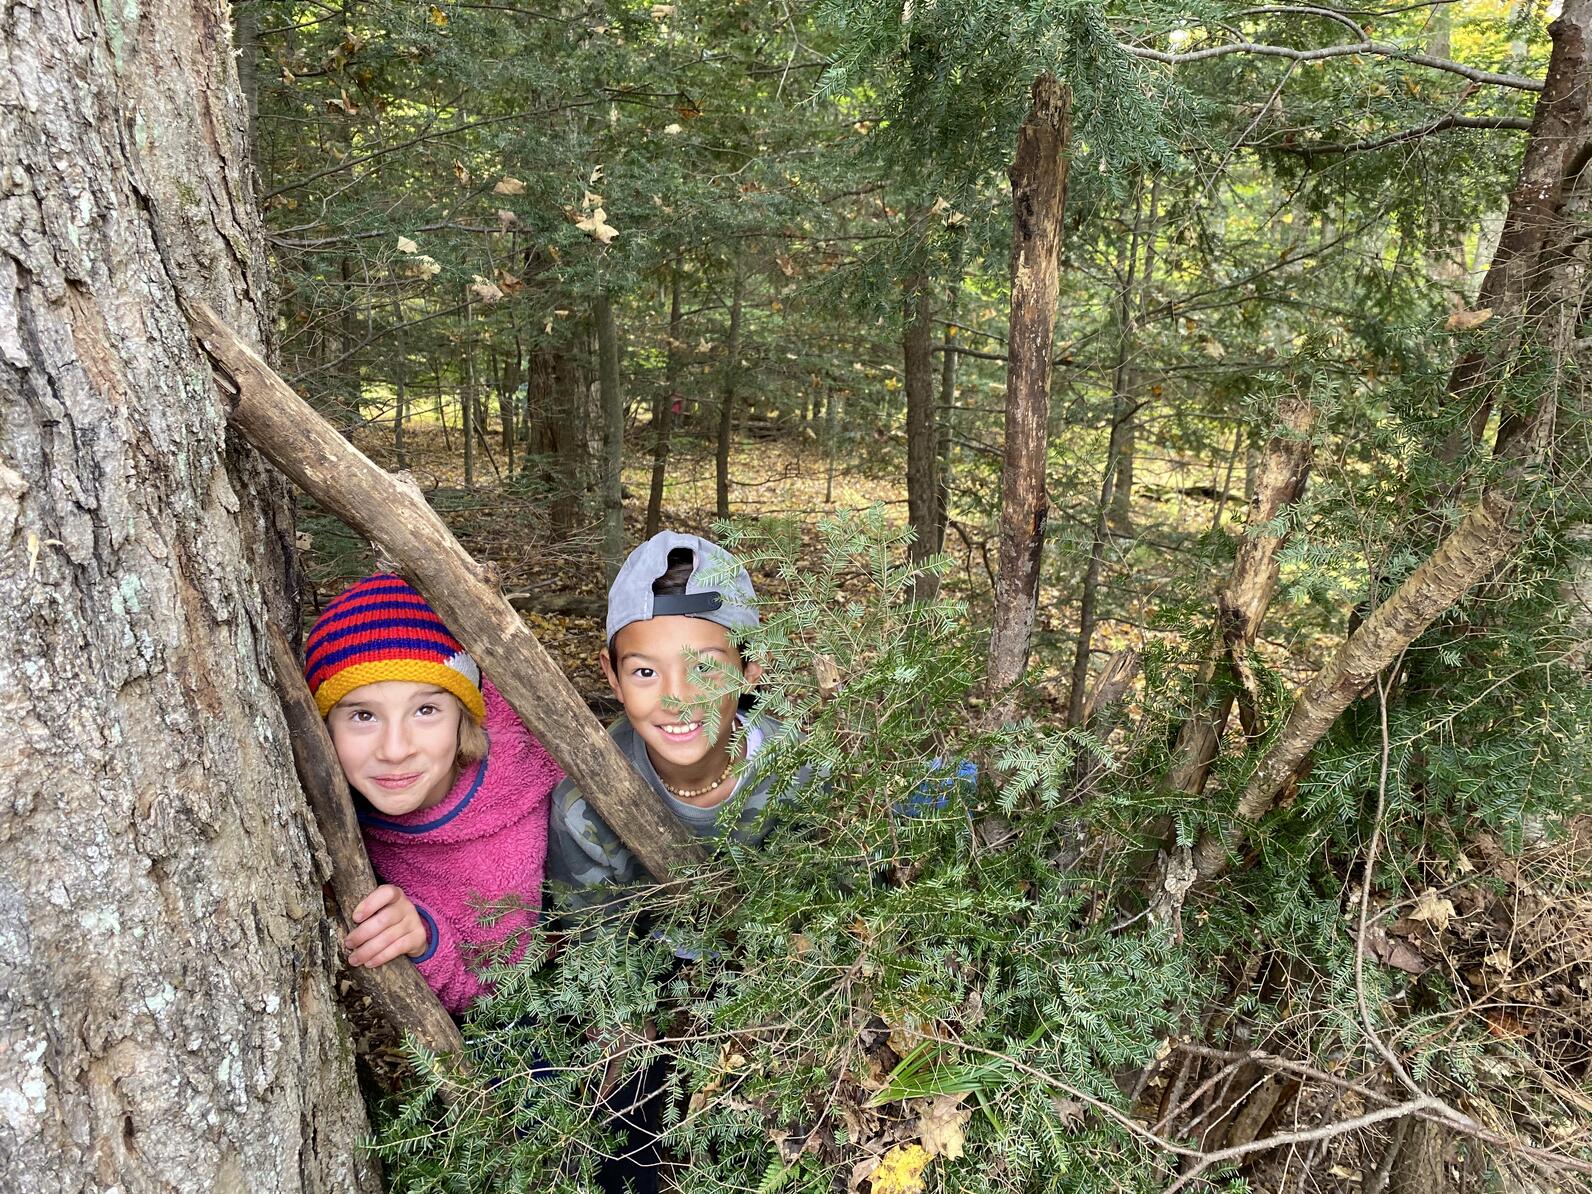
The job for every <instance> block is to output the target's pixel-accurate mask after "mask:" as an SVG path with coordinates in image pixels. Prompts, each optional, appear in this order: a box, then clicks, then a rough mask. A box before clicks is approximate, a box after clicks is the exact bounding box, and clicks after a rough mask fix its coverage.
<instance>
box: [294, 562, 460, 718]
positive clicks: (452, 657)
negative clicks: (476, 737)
mask: <svg viewBox="0 0 1592 1194" xmlns="http://www.w3.org/2000/svg"><path fill="white" fill-rule="evenodd" d="M304 680H305V683H307V684H308V685H309V689H310V692H312V693H313V694H314V695H315V707H316V708H317V709H319V710H320V713H321V716H322V717H325V716H326V715H327V714H328V713H330V712H331V711H332V706H333V705H335V704H337V702H338V701H340V700H342V699H343V698H344V697H346V696H347V695H348V694H349V693H351V692H353V691H354V689H356V688H362V687H364V686H365V685H366V684H379V683H381V682H382V681H383V680H413V681H415V682H417V683H420V684H435V685H436V686H437V687H438V688H440V689H442V690H443V691H445V692H451V693H452V694H453V695H454V696H456V697H458V698H459V703H460V704H462V705H463V706H464V707H465V708H466V709H468V710H469V711H470V714H471V716H473V717H474V718H475V720H476V722H477V723H479V722H480V721H481V720H482V718H484V717H485V716H486V703H485V701H484V700H483V699H482V697H481V669H480V668H478V667H477V666H476V663H475V660H474V659H471V658H470V656H469V653H468V652H466V651H465V649H464V646H463V644H461V643H460V642H459V640H458V639H456V638H454V637H453V634H452V633H451V632H450V631H449V630H448V628H447V626H446V625H444V624H443V621H442V619H441V618H439V617H438V616H437V611H436V610H434V609H432V608H431V605H430V603H429V602H427V601H426V599H425V598H424V597H422V596H421V595H420V594H419V592H417V591H416V590H415V588H414V586H412V585H411V584H410V583H409V582H408V581H406V580H404V578H403V577H401V576H394V575H392V574H391V573H385V572H383V573H377V574H376V575H375V576H367V577H366V578H365V579H364V580H362V581H360V582H359V583H358V584H355V585H351V586H349V587H348V588H347V589H345V590H343V592H342V593H340V594H339V595H338V596H337V597H335V598H333V599H332V600H331V601H329V602H327V604H326V608H325V609H324V610H323V611H322V612H321V616H320V617H319V618H317V619H316V620H315V625H314V626H313V627H312V628H311V629H310V634H309V638H307V639H305V640H304Z"/></svg>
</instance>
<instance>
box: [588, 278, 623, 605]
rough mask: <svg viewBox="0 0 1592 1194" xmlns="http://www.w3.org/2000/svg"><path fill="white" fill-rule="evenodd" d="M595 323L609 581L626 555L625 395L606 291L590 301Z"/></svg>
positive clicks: (605, 571)
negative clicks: (601, 422)
mask: <svg viewBox="0 0 1592 1194" xmlns="http://www.w3.org/2000/svg"><path fill="white" fill-rule="evenodd" d="M592 314H593V316H594V318H595V320H596V323H597V387H598V390H599V391H600V392H601V394H602V401H603V485H602V494H603V575H604V577H605V579H606V581H607V583H610V584H611V583H612V582H613V579H614V576H615V575H616V574H617V573H618V572H619V565H620V564H622V563H624V559H625V502H624V487H623V479H624V467H625V395H624V392H623V391H622V390H621V389H620V386H619V329H618V328H617V327H615V326H614V305H613V300H612V299H610V298H609V296H608V294H607V293H606V292H601V293H599V294H598V295H597V299H596V301H595V302H594V303H593V304H592Z"/></svg>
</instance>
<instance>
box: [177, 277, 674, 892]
mask: <svg viewBox="0 0 1592 1194" xmlns="http://www.w3.org/2000/svg"><path fill="white" fill-rule="evenodd" d="M188 317H189V320H190V322H191V323H192V325H193V327H194V330H195V332H196V333H197V335H198V337H199V340H200V342H201V343H202V344H203V345H204V347H205V350H206V351H207V352H208V353H209V354H210V357H211V360H212V361H213V362H214V364H215V366H216V368H217V370H218V371H219V372H220V373H221V374H223V375H224V376H223V378H222V380H223V381H224V382H225V383H227V387H228V388H229V389H230V390H233V391H234V392H235V405H234V406H233V408H232V410H231V414H230V417H231V421H232V424H233V425H234V426H235V427H237V428H238V430H239V431H241V432H242V433H243V434H244V435H245V436H246V437H247V438H248V439H249V441H250V442H251V443H252V444H253V445H254V446H255V447H256V448H258V449H259V450H260V451H261V452H262V453H264V455H265V457H266V458H267V459H268V460H270V461H271V463H272V464H274V465H276V467H277V468H279V469H281V470H282V471H283V472H284V473H286V474H287V475H288V476H289V477H291V478H292V479H293V480H294V481H295V482H296V483H297V484H298V485H299V487H300V488H301V489H303V490H304V491H305V492H306V493H308V494H310V496H312V497H313V498H315V500H316V501H318V502H320V503H321V504H322V505H323V506H325V507H326V508H327V509H329V510H330V511H331V512H332V513H334V514H336V515H337V516H338V517H339V518H341V519H342V520H343V521H344V522H346V523H347V524H348V525H349V526H351V527H353V528H354V529H355V530H357V531H359V532H360V533H361V534H362V535H364V536H366V537H367V538H368V539H370V540H371V541H372V542H373V543H375V544H376V545H377V547H379V548H380V549H381V551H382V552H383V553H384V554H385V555H386V556H387V557H388V558H389V559H391V560H393V561H394V562H395V564H396V565H397V567H398V568H399V569H400V570H401V571H402V572H403V573H404V575H405V576H407V577H408V578H409V580H410V581H412V582H413V583H414V585H415V587H416V588H417V589H419V590H420V591H421V593H423V594H425V596H426V599H427V600H428V601H430V602H431V604H432V605H433V606H434V607H435V608H436V610H437V612H438V613H439V614H441V615H442V619H443V621H445V622H446V623H447V624H448V626H449V628H450V629H451V630H452V631H453V633H454V634H455V635H457V636H458V638H459V641H460V642H462V643H463V644H464V645H465V646H466V647H467V648H469V650H470V652H471V654H473V655H474V656H475V657H476V659H477V661H478V662H479V663H480V664H481V667H482V670H483V671H484V672H486V673H487V674H488V675H489V676H491V677H492V682H493V683H494V684H496V685H497V687H498V691H500V692H501V693H502V694H503V696H504V698H505V699H506V700H507V701H508V702H509V704H510V705H512V706H513V707H514V708H515V710H516V711H518V713H519V715H520V717H521V718H522V719H524V721H525V724H526V725H528V726H529V727H530V728H531V730H532V731H533V732H534V733H535V734H536V736H537V737H538V738H540V739H541V741H542V744H543V745H544V746H546V747H547V749H548V751H549V752H551V754H552V756H553V757H554V758H555V759H557V760H558V762H559V764H560V765H561V766H562V767H563V768H564V770H565V771H567V772H568V773H569V774H570V775H571V776H573V777H574V779H575V781H576V782H577V783H578V784H579V785H580V789H581V792H582V793H583V794H584V796H585V798H586V799H587V801H589V802H590V804H591V805H592V807H593V808H595V809H596V810H597V812H598V813H599V814H601V816H602V818H603V819H604V820H605V821H607V822H608V824H609V825H610V826H611V827H612V828H613V830H614V832H615V833H617V834H618V835H619V837H620V838H621V840H623V841H624V843H625V845H627V846H628V847H630V850H631V852H632V853H634V854H635V856H636V858H637V860H638V861H639V862H640V863H641V865H642V866H644V867H646V868H647V870H648V872H650V873H651V875H652V876H653V877H654V878H655V879H658V880H660V881H667V880H669V879H672V878H674V877H675V875H676V874H677V872H678V871H679V870H680V868H682V867H684V866H688V865H690V864H692V863H695V862H699V861H701V860H702V857H703V855H702V850H701V847H700V846H698V845H697V844H696V842H695V840H694V839H692V838H691V837H690V835H689V834H688V833H687V831H686V829H685V827H684V826H682V825H681V824H680V823H679V822H678V821H677V820H675V818H674V817H672V816H670V815H669V812H668V810H666V809H665V808H664V807H663V805H662V804H661V802H660V801H659V800H658V797H657V795H656V794H655V793H654V792H653V791H652V789H651V788H649V787H648V786H647V784H646V782H645V781H644V780H643V779H642V778H641V777H640V776H639V775H637V774H636V772H635V770H634V769H633V768H632V767H631V766H630V764H629V763H628V762H626V761H625V758H624V756H623V755H621V754H620V753H619V749H618V748H617V747H616V746H614V744H613V741H612V739H610V738H609V737H608V735H607V734H605V733H604V732H603V728H602V726H601V725H600V724H599V723H598V721H597V719H596V718H595V717H593V716H592V714H591V711H590V710H589V709H587V708H586V706H585V705H584V704H583V703H582V702H581V699H580V696H579V695H578V694H577V693H576V692H575V689H574V688H573V687H572V686H571V685H570V683H569V680H568V679H567V678H566V677H565V676H564V673H563V672H562V671H560V670H559V668H558V666H557V665H556V664H554V663H553V661H552V660H551V659H549V658H548V655H547V652H546V651H544V650H543V649H542V645H541V643H539V642H537V641H536V636H535V635H533V634H532V633H531V632H530V630H529V629H528V628H527V627H526V625H525V623H524V622H523V621H522V620H521V618H520V616H519V615H518V614H517V613H515V612H514V610H513V609H512V608H511V607H510V606H509V603H508V602H507V601H505V600H504V599H503V595H502V593H501V592H499V591H498V588H497V586H496V585H494V584H492V583H490V582H489V581H488V579H487V576H486V572H485V570H484V569H483V568H482V567H481V566H480V565H479V564H477V563H476V562H475V561H474V560H473V559H471V558H470V556H469V554H468V553H466V552H465V550H464V549H463V548H462V547H460V546H459V543H458V540H456V539H455V538H454V537H453V534H452V532H450V531H449V530H448V528H447V527H446V526H444V525H443V523H442V520H441V519H440V518H438V517H437V515H436V513H435V512H434V511H432V509H431V508H430V507H429V506H428V505H426V502H425V499H424V498H423V497H421V495H420V491H419V490H418V489H417V488H416V487H415V486H414V485H413V484H412V483H410V482H408V481H407V480H406V479H403V478H399V477H394V476H392V475H391V474H389V473H387V472H385V471H383V470H382V469H380V468H378V467H377V466H376V465H374V464H372V463H371V461H370V460H368V459H367V458H366V457H365V456H364V455H363V454H362V453H360V452H359V451H358V450H357V449H356V448H354V447H353V445H351V444H350V443H349V442H348V441H347V440H345V439H344V438H343V437H342V436H341V435H339V434H338V432H337V431H336V429H335V428H333V427H332V425H331V424H330V423H328V422H327V421H326V420H325V419H323V418H321V416H320V415H318V414H317V413H316V412H315V411H314V410H312V409H311V408H310V406H309V404H308V403H306V402H305V401H304V400H303V399H302V398H300V397H299V396H298V395H297V394H295V393H294V392H293V390H292V388H291V387H289V386H288V384H287V383H286V382H285V381H283V380H282V379H281V378H280V377H279V376H277V374H276V372H275V371H274V370H273V369H272V368H271V367H270V366H269V365H267V364H266V363H265V361H263V360H262V359H261V358H260V356H259V354H258V353H256V352H255V351H254V349H252V348H251V347H250V346H249V345H248V344H246V343H244V341H243V340H242V339H240V338H239V337H238V335H237V334H236V333H235V332H233V331H232V329H231V328H229V327H227V326H226V325H225V324H224V323H222V322H221V320H220V319H219V318H218V317H217V316H216V314H215V312H214V311H212V310H210V308H208V307H206V306H205V305H204V304H202V303H194V304H192V305H191V307H190V309H189V312H188Z"/></svg>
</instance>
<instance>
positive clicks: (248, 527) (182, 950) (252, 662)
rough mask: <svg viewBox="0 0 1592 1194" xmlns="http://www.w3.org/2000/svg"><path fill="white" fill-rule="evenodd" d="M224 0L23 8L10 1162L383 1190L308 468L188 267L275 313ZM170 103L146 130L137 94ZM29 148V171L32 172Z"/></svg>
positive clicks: (161, 1183)
mask: <svg viewBox="0 0 1592 1194" xmlns="http://www.w3.org/2000/svg"><path fill="white" fill-rule="evenodd" d="M229 31H230V16H229V13H228V12H227V8H226V5H225V3H223V2H222V0H173V2H172V3H170V4H167V5H165V6H163V7H162V8H161V9H160V10H159V12H158V13H150V14H149V15H147V16H146V15H141V14H140V13H139V11H138V9H137V8H136V7H132V6H120V5H106V6H98V5H91V4H38V5H28V6H14V7H12V8H10V9H8V10H7V13H6V18H5V21H4V23H3V25H0V57H3V58H4V60H5V68H4V69H0V104H3V105H4V108H5V111H6V118H5V119H4V120H3V121H0V161H4V162H6V163H8V166H7V170H8V171H9V172H10V173H9V174H8V175H7V177H8V178H12V181H13V182H14V181H15V180H16V179H22V180H27V181H26V182H25V185H21V186H11V187H9V188H8V189H7V192H6V196H5V199H4V202H3V203H0V541H3V542H5V543H7V544H9V545H11V548H12V550H10V551H8V552H7V556H6V563H5V564H4V565H0V635H3V637H4V641H5V642H7V643H9V644H11V645H10V647H9V648H7V650H6V651H4V652H3V653H0V692H3V693H4V708H5V716H4V720H5V723H6V724H7V726H9V727H11V732H10V733H9V734H8V735H7V740H6V744H5V748H4V763H3V774H4V776H5V781H4V787H5V797H4V799H3V800H0V892H3V897H0V898H3V903H4V907H5V910H6V912H5V929H4V932H5V941H6V944H5V966H6V980H5V988H6V994H5V998H4V999H0V1040H3V1041H4V1042H5V1045H6V1047H5V1048H4V1050H3V1051H0V1090H5V1091H8V1092H10V1093H9V1094H7V1095H6V1096H5V1097H4V1099H3V1100H0V1121H3V1130H0V1171H3V1172H5V1173H7V1174H9V1175H11V1176H10V1177H9V1179H8V1183H10V1184H11V1185H13V1186H16V1187H19V1188H26V1189H36V1190H51V1191H90V1190H93V1191H100V1190H106V1189H112V1188H117V1189H123V1190H128V1191H144V1190H244V1189H247V1190H252V1191H284V1192H285V1191H342V1190H361V1191H375V1190H377V1189H378V1188H379V1187H378V1185H377V1183H376V1181H375V1176H374V1174H373V1172H372V1170H371V1166H370V1165H369V1164H368V1162H367V1161H366V1160H365V1159H364V1156H363V1154H362V1153H361V1151H360V1149H359V1147H358V1144H359V1140H360V1138H361V1137H362V1136H364V1135H365V1134H366V1133H367V1131H368V1126H367V1124H366V1120H365V1115H364V1109H363V1107H362V1106H361V1104H360V1101H359V1099H358V1098H357V1097H355V1096H353V1095H352V1093H351V1092H352V1091H353V1090H354V1089H355V1083H354V1074H353V1066H352V1059H351V1050H350V1047H349V1042H348V1039H347V1034H346V1031H345V1029H344V1028H343V1026H342V1025H341V1023H340V1022H339V1017H338V1014H337V1010H336V993H335V989H334V975H335V969H336V966H337V964H338V963H337V959H338V954H339V950H338V948H337V944H336V941H335V939H334V938H333V936H332V934H331V931H330V925H329V923H328V922H327V920H326V918H325V917H324V915H323V912H322V902H321V881H322V878H323V876H322V875H321V874H319V873H318V872H317V867H316V862H315V858H316V854H315V850H316V847H315V842H314V841H313V839H312V836H311V833H310V832H309V830H308V829H307V828H306V818H305V809H304V799H303V794H302V792H301V791H300V789H299V786H298V784H297V782H296V780H295V778H294V769H293V760H292V755H291V753H290V751H289V749H288V741H287V733H286V726H285V724H284V721H283V716H282V710H281V705H280V703H279V701H278V700H277V697H276V694H275V692H274V690H273V686H272V683H271V671H270V665H269V662H268V648H267V645H266V640H267V630H268V624H269V623H270V622H271V621H278V622H280V623H283V624H288V625H291V624H293V622H294V618H295V613H296V603H295V601H294V600H293V594H292V591H291V581H290V578H289V576H288V574H287V572H286V569H285V567H284V564H285V563H286V562H287V561H289V560H291V558H292V550H293V548H292V543H293V536H292V523H291V514H290V509H291V508H290V506H289V504H288V502H287V494H286V489H285V487H284V486H283V484H282V483H281V480H280V478H278V477H276V476H275V474H273V473H270V472H268V471H267V470H266V469H265V468H264V467H263V466H262V465H261V464H260V463H259V461H258V458H257V457H256V456H255V455H254V454H253V453H252V452H251V451H250V450H248V449H247V448H246V447H243V446H241V445H237V444H233V445H231V446H230V448H229V444H228V439H227V430H226V412H225V409H224V404H223V402H222V400H221V398H220V396H219V395H218V394H217V392H216V390H215V388H214V386H213V385H212V383H211V381H210V377H209V371H208V367H207V365H206V363H205V360H204V357H203V355H202V354H201V353H200V352H199V351H198V350H197V348H196V347H195V345H194V343H193V340H192V338H191V337H190V335H189V333H188V331H187V329H186V321H185V319H184V317H183V314H182V311H181V309H180V306H179V297H180V296H179V295H178V293H177V292H176V289H175V287H176V281H175V280H176V279H179V278H181V279H188V280H189V281H190V284H192V285H193V286H195V287H202V288H203V292H204V296H205V297H206V298H207V299H208V300H209V301H210V302H211V303H213V304H214V305H215V306H217V307H218V308H220V309H222V310H224V311H226V312H227V314H228V316H229V318H231V319H234V320H235V321H237V322H238V323H239V324H240V325H241V326H243V327H245V328H247V329H248V330H249V332H250V334H252V335H258V336H261V337H263V338H267V339H269V335H270V327H271V321H270V318H269V313H268V311H267V310H266V303H267V301H268V296H269V283H268V279H267V277H266V272H265V271H266V256H265V250H264V244H263V241H262V238H261V234H260V229H259V225H258V222H257V217H256V215H255V211H256V209H255V206H254V203H253V188H252V186H251V182H250V178H249V173H248V165H247V150H246V147H245V130H246V128H247V117H246V113H245V111H244V106H243V102H242V98H241V96H240V94H239V91H238V84H237V78H236V76H235V75H234V73H233V70H234V61H235V59H234V56H233V53H232V46H231V44H230V32H229ZM135 122H136V124H137V126H138V127H140V128H144V129H149V130H158V132H159V135H158V136H142V135H141V136H138V137H136V138H135V137H133V136H131V135H130V130H132V129H133V128H134V126H135ZM13 176H14V177H13Z"/></svg>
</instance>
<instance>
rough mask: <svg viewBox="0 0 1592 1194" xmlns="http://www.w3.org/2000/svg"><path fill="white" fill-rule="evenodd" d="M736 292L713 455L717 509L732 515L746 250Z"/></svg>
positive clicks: (738, 254) (738, 262) (740, 256)
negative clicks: (732, 455) (732, 457)
mask: <svg viewBox="0 0 1592 1194" xmlns="http://www.w3.org/2000/svg"><path fill="white" fill-rule="evenodd" d="M733 285H734V291H733V292H732V294H731V296H730V330H729V335H728V336H726V337H725V345H724V379H723V383H722V384H723V390H722V391H721V392H720V395H719V439H718V445H717V448H716V450H715V452H714V454H713V463H714V468H713V476H714V494H715V498H716V502H715V506H714V508H715V510H717V512H718V516H719V517H720V518H728V517H729V516H730V439H731V436H732V433H733V432H734V430H735V399H736V396H737V394H738V392H739V389H740V384H739V383H740V378H741V297H742V295H743V293H744V291H745V290H746V250H745V248H744V247H738V248H737V249H736V250H735V281H734V283H733Z"/></svg>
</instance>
